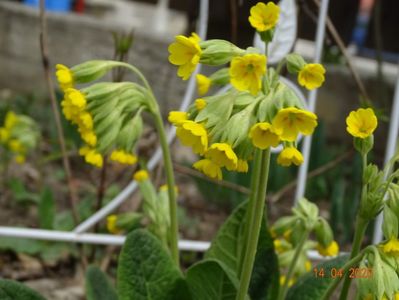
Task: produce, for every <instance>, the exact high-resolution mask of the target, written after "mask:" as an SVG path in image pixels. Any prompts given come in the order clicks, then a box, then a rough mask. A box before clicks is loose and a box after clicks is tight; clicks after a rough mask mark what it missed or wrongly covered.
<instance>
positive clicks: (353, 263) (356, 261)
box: [321, 246, 372, 300]
mask: <svg viewBox="0 0 399 300" xmlns="http://www.w3.org/2000/svg"><path fill="white" fill-rule="evenodd" d="M371 247H372V246H369V247H366V248H364V249H363V250H362V251H361V252H360V253H359V254H357V255H356V256H355V257H353V258H352V259H350V260H349V261H348V262H347V263H346V264H345V265H344V266H343V267H342V270H343V274H346V273H347V272H348V270H349V268H353V267H356V266H357V265H358V264H359V262H360V260H361V259H362V258H363V256H364V254H365V253H366V252H367V251H369V250H370V249H371ZM345 278H348V277H346V276H345ZM341 280H342V277H341V276H337V277H335V279H334V280H333V281H332V282H331V283H330V285H329V286H328V289H327V290H326V291H325V292H324V295H323V297H322V298H321V299H322V300H328V299H330V297H331V296H332V294H333V293H334V291H335V289H336V288H337V286H338V285H339V283H340V282H341Z"/></svg>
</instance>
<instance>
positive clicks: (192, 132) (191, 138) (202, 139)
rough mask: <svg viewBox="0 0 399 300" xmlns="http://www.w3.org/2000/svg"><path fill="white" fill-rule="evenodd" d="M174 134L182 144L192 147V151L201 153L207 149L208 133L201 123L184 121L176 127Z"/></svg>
mask: <svg viewBox="0 0 399 300" xmlns="http://www.w3.org/2000/svg"><path fill="white" fill-rule="evenodd" d="M176 135H177V137H178V138H179V140H180V141H181V143H182V144H183V145H184V146H188V147H192V149H193V151H194V153H197V154H201V155H202V154H204V153H205V151H206V150H207V149H208V134H207V132H206V129H205V127H204V126H203V125H202V124H199V123H195V122H194V121H190V120H187V121H184V122H182V123H181V125H180V126H179V127H178V128H177V130H176Z"/></svg>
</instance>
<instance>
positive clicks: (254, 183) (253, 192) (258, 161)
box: [238, 149, 262, 277]
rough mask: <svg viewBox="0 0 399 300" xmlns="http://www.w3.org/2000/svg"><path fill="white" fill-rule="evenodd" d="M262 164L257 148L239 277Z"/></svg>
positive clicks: (247, 242)
mask: <svg viewBox="0 0 399 300" xmlns="http://www.w3.org/2000/svg"><path fill="white" fill-rule="evenodd" d="M261 165H262V151H261V150H260V149H256V151H255V158H254V164H253V171H252V175H251V194H250V197H249V200H248V205H247V211H246V214H245V228H244V239H243V244H242V248H241V255H240V261H239V265H238V274H239V277H240V275H241V272H242V267H243V263H244V257H245V252H246V247H247V246H248V244H249V233H250V230H251V225H252V220H253V218H254V214H255V206H256V196H257V192H258V186H259V179H260V171H261V170H260V169H261Z"/></svg>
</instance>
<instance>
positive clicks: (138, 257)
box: [117, 229, 190, 300]
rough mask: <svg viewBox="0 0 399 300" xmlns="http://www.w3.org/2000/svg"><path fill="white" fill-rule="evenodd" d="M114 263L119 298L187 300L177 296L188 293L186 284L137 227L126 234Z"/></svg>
mask: <svg viewBox="0 0 399 300" xmlns="http://www.w3.org/2000/svg"><path fill="white" fill-rule="evenodd" d="M118 266H119V267H118V281H117V290H118V296H119V300H147V299H151V300H169V299H170V300H175V299H190V297H189V296H188V295H185V296H184V295H181V296H180V293H181V294H188V291H187V287H186V286H185V282H184V280H183V277H182V275H181V273H180V271H179V270H178V269H177V267H176V265H175V264H174V262H173V260H172V258H171V257H170V255H169V253H167V251H166V249H165V248H164V247H163V246H162V244H161V242H160V241H159V240H158V239H156V238H155V237H154V236H153V235H152V234H150V233H149V232H148V231H146V230H143V229H137V230H134V231H132V232H131V233H130V234H129V235H128V236H127V239H126V242H125V244H124V245H123V248H122V252H121V254H120V256H119V262H118ZM176 293H179V296H177V295H176ZM187 296H188V297H187Z"/></svg>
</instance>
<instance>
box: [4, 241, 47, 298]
mask: <svg viewBox="0 0 399 300" xmlns="http://www.w3.org/2000/svg"><path fill="white" fill-rule="evenodd" d="M43 248H44V247H43V243H42V242H41V241H37V240H30V239H21V238H16V237H7V236H3V237H0V249H5V250H12V251H15V252H16V253H26V254H29V255H36V254H39V253H41V252H42V251H43ZM0 299H1V298H0Z"/></svg>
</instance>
